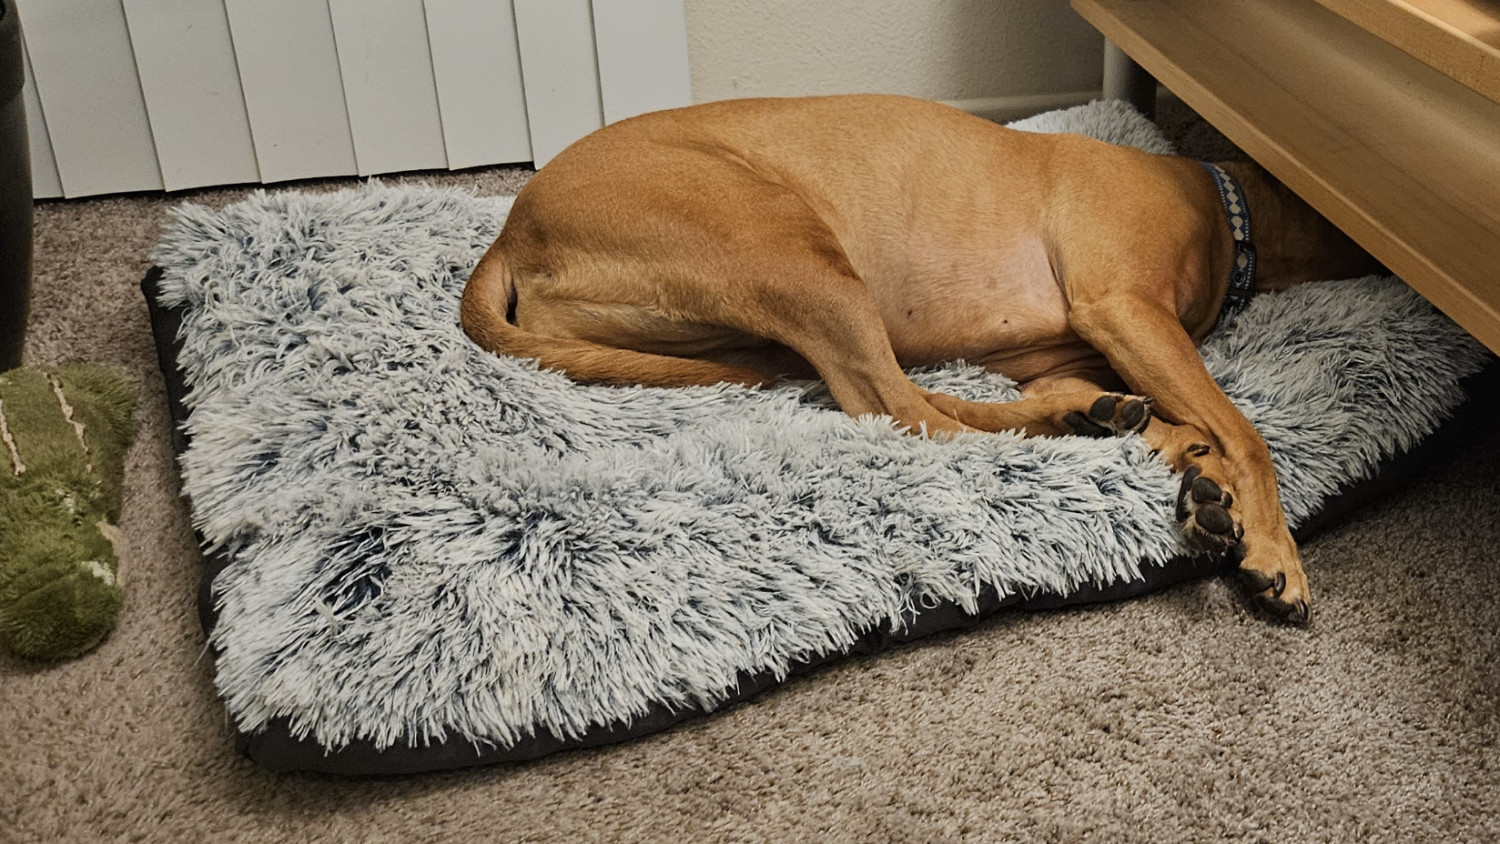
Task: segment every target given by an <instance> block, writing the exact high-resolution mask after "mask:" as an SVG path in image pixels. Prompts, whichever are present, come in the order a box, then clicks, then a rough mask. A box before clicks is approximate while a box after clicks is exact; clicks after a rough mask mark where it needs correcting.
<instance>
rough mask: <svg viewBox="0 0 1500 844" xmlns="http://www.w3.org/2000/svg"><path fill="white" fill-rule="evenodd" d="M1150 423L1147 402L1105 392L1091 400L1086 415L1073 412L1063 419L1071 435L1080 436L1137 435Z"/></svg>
mask: <svg viewBox="0 0 1500 844" xmlns="http://www.w3.org/2000/svg"><path fill="white" fill-rule="evenodd" d="M1150 421H1151V400H1150V399H1148V398H1142V397H1140V396H1126V395H1121V394H1119V393H1105V394H1104V395H1102V396H1100V397H1099V398H1097V399H1095V400H1094V403H1093V404H1092V405H1090V406H1089V409H1088V412H1087V413H1081V412H1079V411H1077V410H1074V411H1070V412H1069V413H1068V414H1067V415H1065V416H1064V417H1063V422H1065V423H1067V425H1068V427H1070V428H1072V429H1073V433H1075V434H1078V435H1079V436H1084V437H1115V436H1119V435H1121V434H1133V433H1139V432H1140V431H1143V430H1145V428H1146V424H1147V423H1148V422H1150Z"/></svg>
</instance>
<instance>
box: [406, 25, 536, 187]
mask: <svg viewBox="0 0 1500 844" xmlns="http://www.w3.org/2000/svg"><path fill="white" fill-rule="evenodd" d="M425 7H426V12H427V40H428V43H429V44H430V45H431V48H432V70H433V75H434V76H435V77H436V80H437V90H438V101H439V103H440V104H441V112H442V118H443V142H444V144H445V145H446V146H447V149H448V166H449V167H450V168H453V169H457V168H460V167H477V166H479V165H482V164H506V163H511V162H517V161H530V160H531V134H530V132H529V131H528V130H527V127H526V91H525V88H524V87H523V86H522V83H521V52H520V47H519V45H518V44H517V43H516V19H515V12H514V11H513V9H512V7H511V3H510V0H426V3H425Z"/></svg>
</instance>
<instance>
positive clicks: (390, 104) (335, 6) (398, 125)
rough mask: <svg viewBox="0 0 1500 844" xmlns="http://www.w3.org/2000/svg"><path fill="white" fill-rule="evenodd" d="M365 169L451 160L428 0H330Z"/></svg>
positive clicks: (357, 144)
mask: <svg viewBox="0 0 1500 844" xmlns="http://www.w3.org/2000/svg"><path fill="white" fill-rule="evenodd" d="M328 6H329V10H330V11H331V12H332V13H333V31H334V38H335V40H336V42H337V43H338V51H339V68H340V71H341V73H342V77H343V80H344V98H345V101H346V102H347V104H348V108H349V127H350V129H351V130H352V132H353V136H354V157H355V160H356V161H358V162H359V172H360V175H370V174H372V173H393V172H396V171H399V170H429V169H432V168H436V167H446V166H448V155H447V152H446V150H445V149H444V147H443V124H442V118H441V117H440V116H439V114H438V98H437V86H436V84H435V83H434V81H433V74H432V55H431V53H430V51H429V48H428V46H427V24H426V19H425V18H424V16H423V13H422V0H329V4H328Z"/></svg>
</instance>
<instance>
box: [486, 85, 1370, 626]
mask: <svg viewBox="0 0 1500 844" xmlns="http://www.w3.org/2000/svg"><path fill="white" fill-rule="evenodd" d="M1252 209H1253V218H1252V216H1251V213H1250V212H1251V210H1252ZM1252 219H1253V229H1252V226H1251V221H1252ZM1377 269H1378V265H1377V264H1376V263H1375V262H1374V261H1373V259H1371V258H1370V257H1369V256H1368V255H1366V254H1365V253H1364V252H1363V251H1361V250H1360V249H1359V248H1358V247H1357V246H1356V245H1355V244H1354V243H1353V242H1352V241H1350V240H1349V239H1348V238H1347V237H1345V236H1344V235H1343V234H1342V233H1340V232H1339V231H1338V230H1337V229H1336V228H1334V227H1333V226H1332V225H1331V224H1329V223H1328V222H1327V221H1326V220H1324V219H1323V218H1322V217H1320V216H1319V215H1318V214H1317V213H1316V212H1314V211H1313V210H1312V209H1311V208H1309V207H1308V206H1307V205H1306V204H1305V203H1303V202H1302V201H1301V200H1299V199H1298V198H1297V197H1296V196H1295V195H1294V194H1292V193H1291V192H1290V191H1289V190H1287V189H1286V188H1284V187H1283V186H1281V185H1280V184H1279V183H1277V182H1276V181H1275V180H1274V179H1272V178H1271V177H1270V176H1269V175H1267V174H1266V173H1265V172H1264V171H1262V170H1261V169H1259V168H1258V167H1255V166H1254V165H1248V164H1240V165H1236V164H1224V165H1222V166H1221V165H1213V164H1204V163H1200V162H1196V161H1192V160H1189V159H1185V158H1178V157H1175V156H1160V155H1151V154H1147V153H1144V152H1141V151H1139V150H1135V149H1130V148H1125V147H1119V146H1114V145H1110V144H1106V143H1102V142H1099V141H1095V140H1091V139H1088V138H1083V137H1080V136H1076V135H1049V134H1033V133H1026V132H1019V131H1014V130H1009V129H1006V128H1003V127H1001V126H998V125H996V124H993V123H990V122H988V121H985V120H982V119H980V118H977V117H973V116H970V115H968V114H965V113H964V112H961V111H958V110H956V109H953V108H949V107H947V106H943V105H939V104H936V103H932V102H926V101H922V100H914V99H907V98H903V97H891V96H845V97H819V98H807V99H761V100H734V101H727V102H719V103H710V104H705V105H699V106H693V107H690V108H684V109H677V110H672V111H663V112H656V113H652V114H647V115H644V116H641V117H637V118H634V119H631V120H626V121H623V122H620V123H616V124H613V125H611V126H608V127H606V128H604V129H602V130H600V131H598V132H596V133H594V134H592V135H590V136H588V137H586V138H584V139H582V140H580V141H578V142H577V143H575V144H574V145H572V146H571V147H569V148H568V149H566V150H564V151H563V152H562V153H561V154H560V155H558V156H557V158H556V159H554V160H553V161H552V162H551V163H549V164H548V165H547V166H546V167H544V168H542V169H541V170H540V171H539V172H538V173H537V174H536V176H535V177H533V178H532V179H531V181H530V182H529V183H528V184H527V185H526V186H525V188H524V189H523V190H522V191H521V193H520V195H519V196H518V197H516V201H515V205H514V207H513V208H512V209H511V211H510V215H509V218H508V219H507V220H506V223H505V227H504V229H503V230H502V231H501V232H500V235H499V237H498V238H497V239H496V240H495V243H494V245H493V246H491V247H490V249H489V251H488V252H486V253H485V255H484V257H483V259H482V260H481V261H480V262H479V265H478V266H477V267H476V268H475V269H474V272H473V274H472V276H471V277H470V279H469V281H468V285H467V287H466V288H465V289H464V294H463V302H462V321H463V326H464V329H465V330H466V331H467V332H468V334H469V336H470V337H472V338H473V339H474V340H475V341H476V342H477V343H478V344H479V345H481V346H483V347H485V348H487V349H490V350H492V351H495V352H499V353H503V354H509V355H517V356H522V357H531V358H536V359H538V360H539V361H540V363H541V365H542V366H545V367H550V368H555V369H560V370H562V371H563V372H565V373H567V374H568V375H569V376H570V377H572V378H574V379H576V380H578V381H582V382H593V383H606V384H643V385H648V386H683V385H690V384H711V383H715V382H719V381H729V382H737V383H742V384H752V385H757V384H768V383H770V382H772V381H774V380H775V379H776V378H778V377H780V376H783V375H790V374H797V375H814V374H815V375H816V376H817V377H820V378H822V379H823V380H824V381H826V382H827V384H828V387H829V389H830V390H831V391H832V393H833V396H834V398H835V400H837V402H838V403H839V406H840V407H841V408H842V409H843V410H844V411H845V412H847V413H849V414H851V415H859V414H866V413H878V414H886V415H889V416H890V417H891V418H892V419H893V420H894V421H895V422H896V423H897V424H898V425H900V426H903V427H905V428H907V429H909V430H910V431H912V432H915V433H921V434H926V435H929V436H948V435H953V434H957V433H960V432H966V431H1005V430H1013V431H1022V432H1024V433H1026V434H1029V435H1043V436H1050V435H1060V434H1086V435H1091V436H1106V435H1114V434H1120V433H1128V432H1139V433H1140V434H1142V435H1143V436H1144V437H1145V438H1146V439H1147V441H1148V442H1149V443H1150V445H1151V447H1152V448H1153V449H1154V450H1155V451H1157V452H1158V453H1159V454H1160V455H1161V456H1162V458H1163V459H1164V460H1166V462H1167V463H1168V464H1169V465H1171V467H1172V468H1173V469H1174V470H1176V471H1178V472H1181V473H1182V477H1183V482H1182V488H1181V492H1180V493H1179V496H1178V501H1179V504H1178V518H1179V519H1180V520H1181V523H1182V529H1183V531H1184V533H1185V535H1186V537H1187V538H1188V541H1189V543H1190V544H1191V545H1193V546H1194V547H1196V548H1197V549H1200V550H1203V551H1208V552H1215V553H1228V554H1231V555H1233V556H1234V557H1235V558H1237V559H1238V560H1239V566H1240V571H1241V572H1242V573H1243V574H1244V576H1245V579H1246V580H1247V581H1248V582H1249V583H1250V585H1251V589H1252V591H1254V592H1255V593H1256V594H1257V596H1258V598H1259V599H1260V600H1261V601H1262V602H1263V603H1264V604H1265V605H1266V606H1267V607H1269V608H1270V609H1271V610H1272V611H1273V612H1276V613H1277V614H1278V615H1280V616H1282V617H1286V618H1289V619H1291V620H1293V621H1296V622H1303V623H1305V622H1306V621H1307V619H1308V611H1309V610H1308V607H1309V604H1308V599H1309V593H1308V585H1307V578H1306V576H1305V575H1304V573H1303V571H1302V566H1301V562H1300V560H1299V558H1298V554H1297V547H1296V544H1295V543H1294V541H1293V540H1292V536H1291V532H1290V531H1289V529H1288V527H1287V524H1286V519H1285V516H1284V514H1283V512H1282V509H1281V504H1280V501H1279V499H1278V495H1277V490H1276V477H1275V474H1274V471H1273V469H1272V466H1271V458H1270V454H1269V452H1268V450H1267V449H1266V445H1265V442H1264V441H1263V440H1262V439H1261V437H1260V435H1259V434H1257V433H1256V431H1255V429H1254V428H1253V427H1252V426H1251V425H1250V423H1249V422H1248V421H1247V420H1246V419H1245V417H1244V416H1243V415H1242V414H1241V413H1240V412H1239V410H1238V409H1236V408H1235V406H1234V405H1233V404H1232V403H1230V401H1229V399H1228V398H1226V397H1225V395H1224V393H1223V392H1222V391H1221V390H1220V389H1219V387H1218V385H1217V384H1215V383H1214V380H1213V378H1211V377H1210V376H1209V374H1208V372H1207V370H1205V369H1204V366H1203V363H1202V360H1201V359H1200V357H1199V355H1198V352H1197V349H1196V345H1197V344H1198V343H1199V342H1201V341H1202V340H1203V338H1204V337H1205V336H1207V335H1208V333H1209V332H1211V331H1212V330H1213V329H1214V327H1215V326H1216V325H1218V324H1219V322H1220V320H1221V319H1223V318H1224V317H1225V315H1226V314H1228V313H1231V312H1232V311H1233V310H1234V309H1235V308H1237V307H1239V306H1242V305H1243V303H1244V301H1245V300H1246V298H1248V296H1249V295H1250V294H1251V293H1252V292H1253V291H1257V290H1280V289H1283V288H1285V287H1287V286H1289V285H1292V284H1296V283H1298V282H1302V281H1309V280H1313V279H1324V278H1344V277H1350V276H1355V275H1361V274H1364V273H1367V272H1373V271H1375V270H1377ZM957 359H963V360H967V361H969V362H972V363H978V364H981V365H983V366H985V367H986V368H989V369H991V370H994V371H997V372H1000V373H1002V374H1004V375H1006V376H1008V377H1010V378H1011V379H1013V380H1015V381H1016V382H1018V383H1019V384H1020V386H1021V391H1022V396H1023V398H1022V399H1020V400H1019V401H1015V402H1007V403H976V402H967V401H962V400H959V399H958V398H956V397H953V396H949V395H943V394H940V393H932V392H927V391H924V390H922V389H920V388H918V387H917V386H916V385H915V384H913V383H912V382H911V381H910V380H908V379H907V377H906V375H905V374H904V373H903V372H902V368H903V367H911V366H922V365H928V364H935V363H938V362H941V361H951V360H957ZM1143 396H1150V398H1149V399H1148V398H1143Z"/></svg>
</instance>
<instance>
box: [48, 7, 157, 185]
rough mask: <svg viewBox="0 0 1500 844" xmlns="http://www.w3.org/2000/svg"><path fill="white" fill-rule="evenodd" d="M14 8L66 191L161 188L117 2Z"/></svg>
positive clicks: (122, 12)
mask: <svg viewBox="0 0 1500 844" xmlns="http://www.w3.org/2000/svg"><path fill="white" fill-rule="evenodd" d="M18 11H19V12H20V14H21V26H22V28H23V29H24V30H25V31H26V33H27V35H28V37H29V40H28V45H29V49H30V52H31V67H32V71H33V72H34V74H35V78H36V87H37V93H38V95H39V97H40V99H41V103H42V108H43V110H44V112H45V113H46V116H47V133H48V136H49V137H50V138H51V140H52V153H53V155H54V157H55V158H56V161H57V172H58V176H59V179H60V181H61V182H62V187H63V192H64V193H65V194H66V195H67V196H89V195H93V194H101V193H116V192H119V191H137V190H159V189H161V187H162V180H161V170H160V169H159V168H158V167H157V163H156V147H155V144H154V142H153V141H152V138H151V124H150V121H149V119H148V118H147V116H146V102H145V99H144V98H143V97H142V95H141V85H140V80H139V78H138V77H137V76H136V69H135V57H134V54H133V52H132V50H131V46H130V34H129V32H128V31H127V30H126V26H125V10H124V8H123V7H122V6H121V5H120V0H25V2H23V3H20V4H18Z"/></svg>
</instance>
